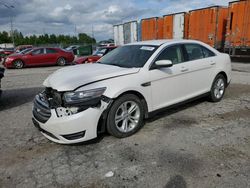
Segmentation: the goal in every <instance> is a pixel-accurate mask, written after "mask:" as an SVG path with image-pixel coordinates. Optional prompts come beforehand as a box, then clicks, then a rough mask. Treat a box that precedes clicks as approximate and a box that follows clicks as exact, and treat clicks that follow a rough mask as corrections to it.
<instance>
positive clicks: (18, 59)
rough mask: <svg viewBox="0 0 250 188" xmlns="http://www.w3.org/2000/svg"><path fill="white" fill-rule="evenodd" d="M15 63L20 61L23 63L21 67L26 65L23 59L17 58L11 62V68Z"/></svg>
mask: <svg viewBox="0 0 250 188" xmlns="http://www.w3.org/2000/svg"><path fill="white" fill-rule="evenodd" d="M16 61H22V62H23V67H24V66H25V65H26V63H25V61H24V60H23V59H21V58H17V59H15V60H13V61H12V63H11V64H12V66H14V62H16Z"/></svg>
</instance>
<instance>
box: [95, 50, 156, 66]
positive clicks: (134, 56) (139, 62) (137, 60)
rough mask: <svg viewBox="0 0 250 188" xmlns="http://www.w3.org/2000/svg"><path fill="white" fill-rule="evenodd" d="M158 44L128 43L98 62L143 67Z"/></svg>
mask: <svg viewBox="0 0 250 188" xmlns="http://www.w3.org/2000/svg"><path fill="white" fill-rule="evenodd" d="M157 48H158V46H149V45H128V46H122V47H119V48H116V49H114V50H113V51H111V52H110V53H108V54H107V55H105V56H104V57H103V58H101V59H100V60H99V61H98V62H99V63H102V64H107V65H115V66H119V67H127V68H132V67H143V66H144V65H145V63H146V62H147V61H148V59H149V58H150V57H151V56H152V54H153V53H154V52H155V50H156V49H157Z"/></svg>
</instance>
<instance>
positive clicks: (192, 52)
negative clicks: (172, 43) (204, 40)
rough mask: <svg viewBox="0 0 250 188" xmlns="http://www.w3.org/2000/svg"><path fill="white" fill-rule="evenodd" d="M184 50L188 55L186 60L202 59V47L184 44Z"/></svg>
mask: <svg viewBox="0 0 250 188" xmlns="http://www.w3.org/2000/svg"><path fill="white" fill-rule="evenodd" d="M184 46H185V49H186V52H187V54H188V60H189V61H191V60H196V59H203V58H204V56H203V51H202V47H201V46H200V45H198V44H185V45H184Z"/></svg>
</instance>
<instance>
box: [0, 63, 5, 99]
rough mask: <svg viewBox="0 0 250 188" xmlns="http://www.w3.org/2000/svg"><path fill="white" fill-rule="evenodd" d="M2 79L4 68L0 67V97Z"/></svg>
mask: <svg viewBox="0 0 250 188" xmlns="http://www.w3.org/2000/svg"><path fill="white" fill-rule="evenodd" d="M3 77H4V68H2V67H0V97H1V94H2V90H1V80H2V78H3Z"/></svg>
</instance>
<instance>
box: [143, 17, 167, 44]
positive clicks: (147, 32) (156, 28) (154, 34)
mask: <svg viewBox="0 0 250 188" xmlns="http://www.w3.org/2000/svg"><path fill="white" fill-rule="evenodd" d="M162 38H163V18H158V17H153V18H146V19H142V20H141V40H142V41H144V40H155V39H162Z"/></svg>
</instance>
